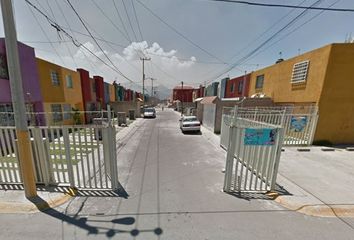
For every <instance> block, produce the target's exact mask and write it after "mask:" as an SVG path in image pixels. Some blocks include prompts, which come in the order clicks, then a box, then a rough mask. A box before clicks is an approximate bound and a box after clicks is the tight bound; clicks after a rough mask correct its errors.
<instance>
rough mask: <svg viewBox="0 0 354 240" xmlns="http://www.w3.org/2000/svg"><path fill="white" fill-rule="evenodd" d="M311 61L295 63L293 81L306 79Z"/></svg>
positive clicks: (298, 81) (299, 81) (297, 81)
mask: <svg viewBox="0 0 354 240" xmlns="http://www.w3.org/2000/svg"><path fill="white" fill-rule="evenodd" d="M309 63H310V61H303V62H299V63H295V64H294V67H293V73H292V76H291V83H302V82H305V81H306V78H307V72H308V68H309Z"/></svg>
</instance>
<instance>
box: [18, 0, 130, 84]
mask: <svg viewBox="0 0 354 240" xmlns="http://www.w3.org/2000/svg"><path fill="white" fill-rule="evenodd" d="M25 1H26V3H27V4H28V5H29V6H31V7H32V8H34V9H35V10H36V11H38V12H39V13H40V14H41V15H42V16H43V17H45V18H46V19H47V21H48V22H49V24H50V25H51V26H52V27H53V28H55V29H56V31H58V32H62V33H63V34H64V35H65V36H67V37H68V38H69V39H70V40H71V41H72V43H73V44H74V45H75V46H76V47H82V48H84V49H85V50H87V51H88V52H90V54H92V55H93V56H95V57H96V58H97V59H98V60H99V61H101V62H102V63H103V64H104V65H106V66H108V67H109V68H110V69H111V70H113V71H114V72H117V73H118V74H120V75H121V76H123V77H124V78H125V79H127V80H129V81H130V82H134V81H132V80H131V79H129V78H128V77H126V76H125V75H124V74H123V73H122V72H120V71H119V69H117V68H114V67H112V66H111V65H109V64H108V63H106V62H105V61H104V60H103V59H102V58H100V57H99V56H97V55H96V54H95V53H94V52H92V51H91V50H90V49H88V48H87V47H86V46H85V45H83V44H82V43H80V42H79V41H78V40H76V39H75V38H74V37H73V36H72V35H70V34H69V33H68V32H67V31H65V30H64V29H63V28H62V27H61V26H60V25H59V24H58V23H56V22H55V21H53V19H51V18H50V17H48V15H46V14H45V13H44V12H43V11H41V10H40V9H39V8H37V7H36V6H35V5H34V4H33V3H31V2H30V1H29V0H25Z"/></svg>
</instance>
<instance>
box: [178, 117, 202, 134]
mask: <svg viewBox="0 0 354 240" xmlns="http://www.w3.org/2000/svg"><path fill="white" fill-rule="evenodd" d="M179 121H180V123H179V126H180V128H181V130H182V132H200V122H199V121H198V119H197V117H196V116H183V117H182V118H181V119H180V120H179Z"/></svg>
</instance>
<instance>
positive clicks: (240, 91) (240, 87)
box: [238, 80, 243, 94]
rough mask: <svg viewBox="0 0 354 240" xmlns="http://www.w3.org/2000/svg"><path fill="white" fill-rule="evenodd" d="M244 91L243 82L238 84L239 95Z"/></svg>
mask: <svg viewBox="0 0 354 240" xmlns="http://www.w3.org/2000/svg"><path fill="white" fill-rule="evenodd" d="M242 91H243V80H241V81H239V82H238V93H239V94H241V93H242Z"/></svg>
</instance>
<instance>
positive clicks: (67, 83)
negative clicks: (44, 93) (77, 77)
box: [66, 75, 73, 88]
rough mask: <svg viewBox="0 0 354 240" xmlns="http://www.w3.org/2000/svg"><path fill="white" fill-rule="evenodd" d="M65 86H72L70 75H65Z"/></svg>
mask: <svg viewBox="0 0 354 240" xmlns="http://www.w3.org/2000/svg"><path fill="white" fill-rule="evenodd" d="M66 87H67V88H73V79H72V77H71V75H66Z"/></svg>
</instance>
